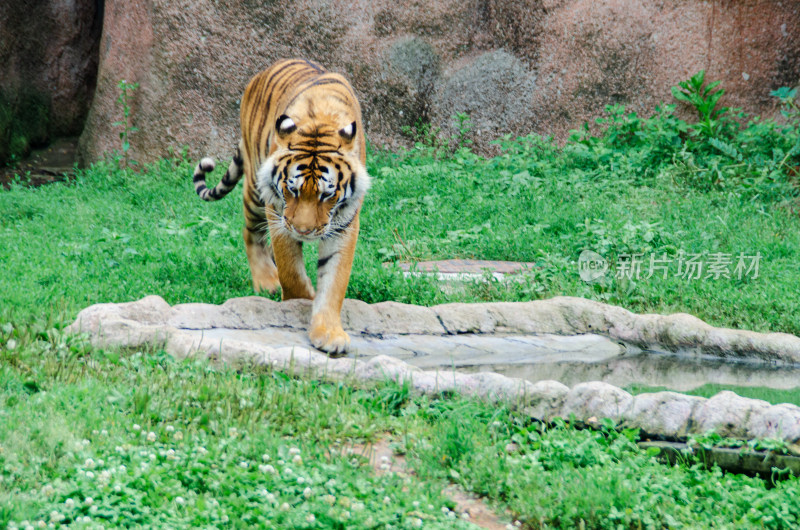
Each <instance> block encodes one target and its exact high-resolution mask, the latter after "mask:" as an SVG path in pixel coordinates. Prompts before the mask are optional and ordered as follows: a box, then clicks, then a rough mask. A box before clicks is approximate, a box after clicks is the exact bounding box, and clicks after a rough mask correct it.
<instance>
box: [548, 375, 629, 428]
mask: <svg viewBox="0 0 800 530" xmlns="http://www.w3.org/2000/svg"><path fill="white" fill-rule="evenodd" d="M631 406H633V396H631V395H630V394H629V393H628V392H625V391H624V390H622V389H621V388H617V387H615V386H612V385H609V384H608V383H603V382H600V381H592V382H589V383H580V384H578V385H575V386H574V387H572V389H570V391H569V392H568V393H567V395H566V397H565V398H564V404H563V406H562V407H561V414H560V415H561V416H562V417H563V418H569V417H570V416H571V415H574V416H575V418H576V419H577V420H579V421H587V420H588V419H589V418H597V419H602V418H609V419H612V420H614V421H615V422H618V421H620V420H622V419H623V418H624V417H625V414H626V413H627V412H628V410H629V409H630V408H631Z"/></svg>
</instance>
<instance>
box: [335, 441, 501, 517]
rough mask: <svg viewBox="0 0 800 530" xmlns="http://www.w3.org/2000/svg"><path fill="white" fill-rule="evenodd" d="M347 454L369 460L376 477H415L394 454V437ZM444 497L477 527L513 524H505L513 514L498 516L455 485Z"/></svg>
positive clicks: (347, 449) (350, 448) (348, 448)
mask: <svg viewBox="0 0 800 530" xmlns="http://www.w3.org/2000/svg"><path fill="white" fill-rule="evenodd" d="M344 452H345V453H346V454H353V455H360V456H362V457H364V458H366V459H368V460H369V464H370V466H372V469H373V470H374V472H375V474H377V475H383V474H386V473H397V474H399V475H401V476H404V475H409V476H413V475H414V474H415V473H414V471H413V470H410V469H408V467H407V465H406V458H405V456H403V455H398V454H395V453H394V451H393V450H392V440H391V438H382V439H380V440H378V441H377V442H375V443H372V444H354V445H348V446H346V447H345V448H344ZM442 494H443V495H445V496H446V497H447V498H449V499H450V500H452V501H453V503H454V504H455V505H456V508H455V513H456V515H457V516H458V517H462V518H464V519H466V520H467V521H469V522H471V523H472V524H474V525H475V526H477V527H478V528H487V529H489V530H506V529H507V528H508V527H509V524H510V523H508V522H504V520H505V521H509V520H510V519H511V514H505V515H504V516H502V515H500V514H498V513H497V512H496V511H495V510H494V509H493V508H492V507H491V506H489V505H488V504H487V503H486V501H485V500H484V499H482V498H481V497H479V496H477V495H474V494H472V493H469V492H467V491H464V489H463V488H461V487H460V486H458V485H456V484H450V485H449V486H447V487H446V488H444V490H442ZM465 514H466V515H465Z"/></svg>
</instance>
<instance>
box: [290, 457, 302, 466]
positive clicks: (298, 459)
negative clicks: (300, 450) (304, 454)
mask: <svg viewBox="0 0 800 530" xmlns="http://www.w3.org/2000/svg"><path fill="white" fill-rule="evenodd" d="M292 463H293V464H296V465H298V466H302V465H303V459H302V458H301V457H300V455H294V458H292Z"/></svg>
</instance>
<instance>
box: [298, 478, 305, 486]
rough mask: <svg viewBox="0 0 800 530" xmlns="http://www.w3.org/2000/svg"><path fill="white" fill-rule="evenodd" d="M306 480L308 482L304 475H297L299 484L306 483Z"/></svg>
mask: <svg viewBox="0 0 800 530" xmlns="http://www.w3.org/2000/svg"><path fill="white" fill-rule="evenodd" d="M305 482H306V479H304V478H303V477H297V483H298V484H305Z"/></svg>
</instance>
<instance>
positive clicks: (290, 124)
mask: <svg viewBox="0 0 800 530" xmlns="http://www.w3.org/2000/svg"><path fill="white" fill-rule="evenodd" d="M275 129H276V130H277V131H278V134H279V135H280V136H286V135H287V134H290V133H293V132H294V131H295V130H297V125H295V124H294V121H293V120H292V119H291V118H290V117H289V116H287V115H286V114H281V117H280V118H278V121H277V122H275Z"/></svg>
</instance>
